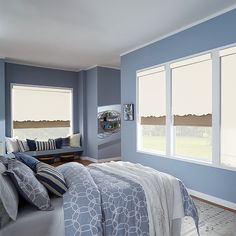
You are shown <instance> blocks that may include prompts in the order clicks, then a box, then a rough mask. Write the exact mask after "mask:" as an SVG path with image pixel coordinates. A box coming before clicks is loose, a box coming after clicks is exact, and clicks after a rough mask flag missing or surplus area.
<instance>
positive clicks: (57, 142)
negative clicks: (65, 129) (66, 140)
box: [55, 138, 62, 149]
mask: <svg viewBox="0 0 236 236" xmlns="http://www.w3.org/2000/svg"><path fill="white" fill-rule="evenodd" d="M55 143H56V148H57V149H61V146H62V138H56V139H55Z"/></svg>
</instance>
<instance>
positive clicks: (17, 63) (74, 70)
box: [3, 57, 82, 72]
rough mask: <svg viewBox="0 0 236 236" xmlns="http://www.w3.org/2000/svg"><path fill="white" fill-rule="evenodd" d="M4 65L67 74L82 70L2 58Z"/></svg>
mask: <svg viewBox="0 0 236 236" xmlns="http://www.w3.org/2000/svg"><path fill="white" fill-rule="evenodd" d="M3 59H4V61H5V62H6V63H12V64H16V65H22V66H33V67H39V68H44V69H52V70H62V71H68V72H79V71H81V70H82V69H73V68H71V69H70V68H68V67H63V66H61V67H60V66H53V65H51V66H50V65H43V64H39V63H33V62H27V61H21V60H16V59H11V58H7V57H6V58H3Z"/></svg>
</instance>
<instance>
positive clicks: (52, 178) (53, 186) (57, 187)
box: [36, 162, 67, 197]
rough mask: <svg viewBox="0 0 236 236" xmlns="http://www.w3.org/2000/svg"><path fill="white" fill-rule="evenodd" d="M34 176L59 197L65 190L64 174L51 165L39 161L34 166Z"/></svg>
mask: <svg viewBox="0 0 236 236" xmlns="http://www.w3.org/2000/svg"><path fill="white" fill-rule="evenodd" d="M36 178H37V179H38V180H39V181H40V182H41V184H43V185H44V186H45V187H46V188H47V189H48V190H49V191H50V192H52V193H54V194H56V195H57V196H59V197H61V196H62V195H63V194H64V193H65V192H66V191H67V186H66V182H65V180H64V176H63V175H62V174H61V173H60V172H59V171H58V170H57V169H56V168H55V167H53V166H50V165H48V164H46V163H43V162H39V163H38V164H37V166H36Z"/></svg>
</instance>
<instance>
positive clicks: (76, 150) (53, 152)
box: [24, 147, 83, 158]
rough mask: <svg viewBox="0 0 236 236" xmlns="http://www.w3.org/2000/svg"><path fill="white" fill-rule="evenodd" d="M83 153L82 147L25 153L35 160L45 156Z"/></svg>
mask: <svg viewBox="0 0 236 236" xmlns="http://www.w3.org/2000/svg"><path fill="white" fill-rule="evenodd" d="M82 152H83V148H82V147H68V148H61V149H54V150H46V151H28V152H24V153H25V154H27V155H30V156H33V157H35V158H38V157H45V156H60V155H63V154H81V153H82Z"/></svg>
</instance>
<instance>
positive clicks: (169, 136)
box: [165, 63, 173, 156]
mask: <svg viewBox="0 0 236 236" xmlns="http://www.w3.org/2000/svg"><path fill="white" fill-rule="evenodd" d="M165 79H166V155H167V156H171V155H173V126H172V77H171V69H170V64H169V63H167V64H166V66H165Z"/></svg>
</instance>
